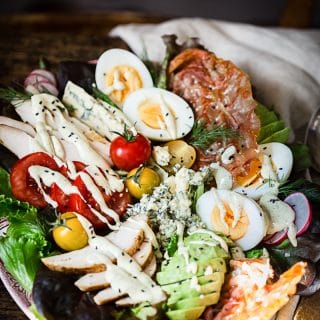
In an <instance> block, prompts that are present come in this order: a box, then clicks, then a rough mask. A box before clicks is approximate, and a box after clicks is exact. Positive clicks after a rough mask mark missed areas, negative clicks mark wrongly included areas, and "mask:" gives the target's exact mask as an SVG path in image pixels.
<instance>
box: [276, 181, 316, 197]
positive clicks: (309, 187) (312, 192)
mask: <svg viewBox="0 0 320 320" xmlns="http://www.w3.org/2000/svg"><path fill="white" fill-rule="evenodd" d="M293 192H302V193H303V194H304V195H305V196H306V197H307V198H309V200H310V201H312V202H319V201H320V185H318V184H316V183H313V182H310V181H307V180H303V179H298V180H295V181H287V182H285V183H284V184H282V185H281V186H280V187H279V198H280V199H284V198H286V197H287V196H288V195H290V194H291V193H293Z"/></svg>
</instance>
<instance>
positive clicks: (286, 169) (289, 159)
mask: <svg viewBox="0 0 320 320" xmlns="http://www.w3.org/2000/svg"><path fill="white" fill-rule="evenodd" d="M259 154H261V155H266V156H267V157H269V158H270V160H271V164H272V170H273V172H274V174H275V175H276V181H272V180H273V179H270V181H263V180H264V179H263V178H262V177H261V178H260V179H258V180H257V181H256V182H255V183H253V184H251V185H249V186H247V187H242V186H236V187H235V188H233V191H235V192H238V193H240V194H243V195H246V196H248V197H250V198H252V199H254V200H258V199H260V198H261V197H262V196H263V195H264V194H265V193H266V192H268V191H270V189H271V188H273V187H274V186H275V185H276V184H277V183H280V182H284V181H286V180H287V179H288V178H289V176H290V173H291V170H292V166H293V155H292V152H291V150H290V148H289V147H287V146H286V145H285V144H283V143H279V142H271V143H266V144H261V145H259ZM264 169H265V168H264V167H262V169H261V170H264ZM265 180H268V178H267V177H265Z"/></svg>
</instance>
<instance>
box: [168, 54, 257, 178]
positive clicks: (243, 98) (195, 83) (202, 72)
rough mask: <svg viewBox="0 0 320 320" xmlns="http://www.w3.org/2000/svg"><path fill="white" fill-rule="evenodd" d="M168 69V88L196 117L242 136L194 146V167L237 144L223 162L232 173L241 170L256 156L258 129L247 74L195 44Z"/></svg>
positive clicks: (243, 172)
mask: <svg viewBox="0 0 320 320" xmlns="http://www.w3.org/2000/svg"><path fill="white" fill-rule="evenodd" d="M168 72H169V83H170V87H171V89H172V90H173V91H174V92H175V93H176V94H178V95H179V96H181V97H183V98H184V99H185V100H186V101H188V102H189V104H190V105H191V106H192V107H193V110H194V112H195V117H196V119H197V120H201V121H203V122H204V124H205V125H206V126H207V127H210V126H211V125H212V124H215V125H218V126H224V127H227V128H231V129H233V130H236V131H238V132H239V134H240V136H241V137H242V139H238V140H233V141H231V140H228V141H224V140H223V139H220V140H218V141H216V142H214V143H213V144H212V145H211V146H210V147H209V148H208V149H207V150H198V157H197V162H196V164H195V167H196V168H199V167H202V166H204V165H208V164H210V163H211V162H213V161H219V159H220V156H221V154H220V153H219V152H218V150H219V149H221V148H226V147H228V146H229V145H231V144H233V145H235V146H236V148H237V153H236V154H235V155H234V157H235V158H234V161H233V162H232V163H231V164H228V165H224V166H225V167H226V169H228V170H230V171H231V172H232V174H233V176H235V177H236V176H238V175H243V174H245V173H246V171H247V170H249V164H250V161H251V160H252V159H255V158H256V157H257V151H256V149H257V142H256V136H257V134H258V133H259V130H260V121H259V119H258V117H257V116H256V114H255V113H254V109H255V107H256V102H255V100H254V99H253V97H252V90H251V84H250V81H249V77H248V75H247V74H246V73H245V72H243V71H242V70H240V69H239V68H238V67H237V66H235V65H234V64H233V63H232V62H230V61H226V60H223V59H220V58H217V57H216V55H215V54H213V53H211V52H208V51H206V50H202V49H196V48H191V49H186V50H184V51H183V52H182V53H180V54H179V55H177V56H176V57H175V58H174V59H173V60H172V61H171V62H170V65H169V69H168Z"/></svg>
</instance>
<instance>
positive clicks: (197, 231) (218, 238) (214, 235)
mask: <svg viewBox="0 0 320 320" xmlns="http://www.w3.org/2000/svg"><path fill="white" fill-rule="evenodd" d="M195 233H204V234H208V235H209V236H210V237H211V238H212V239H213V240H215V241H217V242H218V243H219V244H220V246H221V248H222V249H223V250H225V251H226V252H229V248H228V245H227V243H226V242H225V240H223V238H221V237H219V236H218V235H217V234H215V233H214V232H213V231H211V230H206V229H197V230H196V231H193V232H191V233H190V235H192V234H195Z"/></svg>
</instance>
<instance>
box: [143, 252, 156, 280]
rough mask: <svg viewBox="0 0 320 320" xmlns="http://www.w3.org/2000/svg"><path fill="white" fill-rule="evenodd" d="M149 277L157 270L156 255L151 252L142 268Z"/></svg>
mask: <svg viewBox="0 0 320 320" xmlns="http://www.w3.org/2000/svg"><path fill="white" fill-rule="evenodd" d="M143 271H144V272H145V273H146V274H147V275H148V276H149V277H152V276H153V275H154V274H155V272H156V271H157V260H156V256H155V255H154V254H153V256H152V258H151V260H150V262H149V263H148V264H147V265H146V266H145V268H144V270H143Z"/></svg>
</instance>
